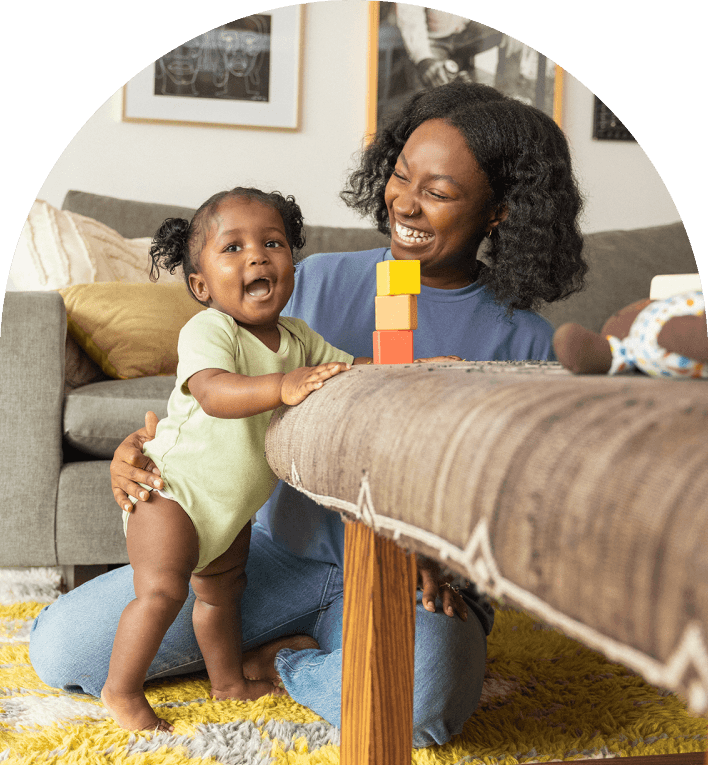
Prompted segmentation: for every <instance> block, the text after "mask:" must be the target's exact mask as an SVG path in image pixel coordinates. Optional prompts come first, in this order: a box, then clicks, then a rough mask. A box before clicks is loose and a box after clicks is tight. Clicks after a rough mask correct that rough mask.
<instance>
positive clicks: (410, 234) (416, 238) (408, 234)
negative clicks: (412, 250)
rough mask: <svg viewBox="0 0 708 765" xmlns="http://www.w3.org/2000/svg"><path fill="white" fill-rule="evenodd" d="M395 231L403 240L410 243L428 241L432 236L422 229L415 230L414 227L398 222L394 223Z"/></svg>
mask: <svg viewBox="0 0 708 765" xmlns="http://www.w3.org/2000/svg"><path fill="white" fill-rule="evenodd" d="M396 233H397V234H398V236H400V237H401V239H403V241H404V242H410V243H411V244H419V243H422V242H429V241H430V240H431V239H433V237H434V234H426V233H425V232H424V231H416V229H414V228H408V227H407V226H402V225H401V224H400V223H396Z"/></svg>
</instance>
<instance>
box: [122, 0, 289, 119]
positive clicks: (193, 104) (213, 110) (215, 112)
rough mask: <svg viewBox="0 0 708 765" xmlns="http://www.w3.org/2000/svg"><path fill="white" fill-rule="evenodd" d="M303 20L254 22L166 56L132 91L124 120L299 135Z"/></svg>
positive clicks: (205, 36)
mask: <svg viewBox="0 0 708 765" xmlns="http://www.w3.org/2000/svg"><path fill="white" fill-rule="evenodd" d="M301 16H302V6H297V5H294V6H289V7H285V8H277V9H274V10H272V11H268V12H267V13H257V14H253V15H251V16H246V17H244V18H241V19H236V20H234V21H230V22H227V23H225V24H222V25H221V26H218V27H215V28H214V29H210V30H208V31H207V32H204V33H202V34H200V35H198V36H196V37H193V38H192V39H190V40H187V41H186V42H184V43H182V44H181V45H179V46H177V47H176V48H174V49H173V50H170V51H167V52H166V53H164V54H163V55H162V56H160V58H158V59H157V60H156V61H155V62H154V63H152V64H151V65H150V66H148V67H146V68H145V69H144V70H143V71H142V72H140V73H139V74H138V75H136V76H135V77H133V79H132V80H130V81H129V82H128V83H127V84H126V86H125V88H124V101H123V120H124V121H126V122H180V123H189V124H197V125H221V126H225V127H241V126H249V127H265V128H280V129H296V128H297V127H298V104H299V85H300V48H301Z"/></svg>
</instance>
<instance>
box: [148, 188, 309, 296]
mask: <svg viewBox="0 0 708 765" xmlns="http://www.w3.org/2000/svg"><path fill="white" fill-rule="evenodd" d="M225 199H251V200H254V201H256V202H260V203H261V204H265V205H268V206H269V207H272V208H273V209H274V210H277V211H278V212H279V213H280V217H281V218H282V219H283V226H284V228H285V237H286V239H287V241H288V244H289V245H290V249H291V250H292V253H293V259H294V256H295V253H296V252H298V251H299V250H301V249H302V248H303V247H304V246H305V223H304V221H303V217H302V211H301V210H300V206H299V205H298V203H297V202H296V201H295V198H294V197H292V196H287V197H286V196H283V195H282V194H281V193H280V192H279V191H271V192H266V191H261V190H260V189H256V188H253V187H250V186H236V188H233V189H229V190H228V191H220V192H219V193H217V194H214V195H213V196H211V197H209V199H207V200H206V202H204V203H203V204H202V205H201V206H200V207H199V209H198V210H197V211H196V212H195V213H194V216H193V217H192V220H191V221H188V220H186V219H185V218H167V220H165V221H164V222H163V223H162V225H161V226H160V228H159V229H158V230H157V232H156V233H155V236H154V237H153V239H152V245H151V246H150V261H151V266H150V280H151V281H153V282H155V281H157V279H158V276H159V274H160V269H161V268H162V269H164V270H166V271H169V272H170V273H171V274H173V273H174V272H175V270H176V269H177V268H179V267H181V268H182V272H183V274H184V281H185V283H186V284H187V288H188V289H189V293H190V295H192V297H194V299H195V300H197V298H196V296H195V295H194V293H193V292H192V289H191V287H190V286H189V277H190V275H191V274H194V273H197V271H198V269H199V255H200V253H201V251H202V250H203V249H204V246H205V245H206V241H207V236H208V234H209V230H210V229H211V226H212V224H213V222H214V217H215V215H216V212H217V209H218V207H219V205H220V204H221V202H223V201H224V200H225ZM197 302H200V303H202V304H203V305H206V304H205V303H203V301H201V300H200V301H197Z"/></svg>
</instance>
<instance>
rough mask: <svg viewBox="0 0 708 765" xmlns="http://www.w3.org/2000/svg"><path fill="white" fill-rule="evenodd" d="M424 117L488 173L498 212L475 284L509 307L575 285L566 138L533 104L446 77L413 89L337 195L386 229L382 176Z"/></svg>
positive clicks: (576, 236)
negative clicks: (449, 128) (452, 131)
mask: <svg viewBox="0 0 708 765" xmlns="http://www.w3.org/2000/svg"><path fill="white" fill-rule="evenodd" d="M429 119H443V120H445V121H446V122H448V123H449V124H450V125H453V126H454V127H455V128H457V129H458V130H459V131H460V133H461V134H462V136H463V137H464V139H465V141H466V143H467V145H468V147H469V148H470V151H471V152H472V155H473V156H474V158H475V159H476V161H477V163H478V165H479V166H480V167H481V168H482V170H483V171H484V173H485V175H486V176H487V180H488V182H489V185H490V188H491V190H492V194H493V198H492V200H491V203H492V205H493V206H494V207H496V208H497V209H505V210H506V217H505V218H504V220H503V221H502V222H500V223H499V224H498V226H496V227H495V228H494V229H493V231H492V235H491V240H490V242H489V248H488V249H487V250H486V251H485V259H486V260H487V265H488V267H487V268H484V269H482V270H481V271H480V273H479V275H478V282H479V283H481V284H485V285H487V286H488V287H489V289H490V290H491V291H492V292H493V294H494V296H495V299H496V301H497V302H498V303H500V304H504V305H506V306H507V307H508V310H509V312H513V311H514V310H516V309H522V310H524V309H532V308H536V307H538V305H539V304H540V303H541V302H542V301H545V302H548V303H550V302H553V301H555V300H560V299H562V298H565V297H567V296H569V295H571V294H573V293H574V292H578V291H579V290H581V289H582V288H583V286H584V277H585V273H586V272H587V264H586V262H585V260H584V258H583V256H582V248H583V239H582V235H581V233H580V230H579V226H578V217H579V213H580V210H581V209H582V199H581V196H580V192H579V191H578V187H577V184H576V181H575V178H574V176H573V172H572V165H571V159H570V152H569V150H568V144H567V141H566V139H565V136H564V135H563V133H562V131H561V130H560V128H559V127H558V126H557V125H556V123H555V122H554V121H553V120H552V119H551V118H550V117H548V116H547V115H546V114H544V113H543V112H542V111H540V110H539V109H536V108H534V107H532V106H528V105H526V104H523V103H521V102H520V101H516V100H515V99H513V98H509V97H507V96H504V95H502V94H501V93H499V91H497V90H495V89H494V88H491V87H489V86H485V85H479V84H470V83H464V82H454V83H451V84H449V85H443V86H440V87H438V88H433V89H431V90H428V91H423V92H421V93H418V94H416V95H415V96H413V98H411V99H410V101H409V102H408V103H407V104H406V105H405V106H404V107H403V109H402V110H401V111H400V112H399V114H398V115H397V116H396V117H395V118H394V119H392V120H391V121H389V122H388V123H387V124H385V125H383V126H382V127H381V128H380V129H379V130H378V131H377V133H376V135H375V137H374V139H373V141H372V142H371V144H370V145H369V146H368V147H367V148H366V149H365V150H364V152H363V153H362V156H361V158H360V162H359V166H358V167H357V168H356V169H355V170H354V171H353V172H352V173H351V175H350V177H349V179H348V181H347V186H346V188H345V189H344V191H342V193H341V197H342V199H343V200H344V202H345V203H346V204H347V205H348V206H349V207H352V208H353V209H355V210H357V211H358V212H359V213H360V214H361V215H363V216H368V217H370V218H371V219H372V220H373V222H374V223H375V225H376V227H377V228H378V230H379V231H381V232H382V233H385V234H390V225H389V218H388V210H387V208H386V202H385V199H384V193H385V188H386V184H387V183H388V179H389V178H390V176H391V173H392V172H393V169H394V166H395V164H396V160H397V159H398V156H399V154H400V153H401V150H402V149H403V146H404V144H405V143H406V141H407V140H408V138H409V137H410V135H411V133H413V131H414V130H415V129H416V128H417V127H419V126H420V125H421V124H422V123H423V122H425V121H426V120H429ZM473 265H474V264H473V263H471V264H470V270H471V271H472V268H473Z"/></svg>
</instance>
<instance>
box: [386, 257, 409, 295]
mask: <svg viewBox="0 0 708 765" xmlns="http://www.w3.org/2000/svg"><path fill="white" fill-rule="evenodd" d="M376 294H377V295H418V294H420V261H419V260H384V261H383V262H381V263H377V264H376Z"/></svg>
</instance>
